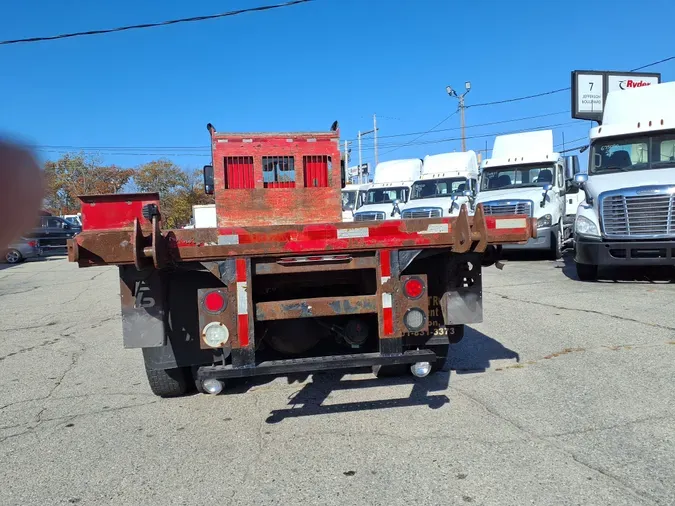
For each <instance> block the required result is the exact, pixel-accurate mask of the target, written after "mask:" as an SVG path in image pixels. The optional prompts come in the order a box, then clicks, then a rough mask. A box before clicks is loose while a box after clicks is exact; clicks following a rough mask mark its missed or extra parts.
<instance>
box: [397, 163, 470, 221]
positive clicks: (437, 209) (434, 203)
mask: <svg viewBox="0 0 675 506" xmlns="http://www.w3.org/2000/svg"><path fill="white" fill-rule="evenodd" d="M477 191H478V162H477V160H476V153H475V152H474V151H464V152H459V153H441V154H438V155H427V156H425V157H424V161H423V165H422V176H421V177H420V179H418V180H417V181H415V182H414V183H413V185H412V188H411V190H410V199H409V200H408V203H407V204H406V205H405V207H404V208H402V211H401V218H403V219H408V218H439V217H445V216H457V215H458V214H459V210H460V208H461V206H462V204H464V203H468V204H469V205H468V207H469V209H471V208H472V204H473V199H474V197H475V195H476V193H477Z"/></svg>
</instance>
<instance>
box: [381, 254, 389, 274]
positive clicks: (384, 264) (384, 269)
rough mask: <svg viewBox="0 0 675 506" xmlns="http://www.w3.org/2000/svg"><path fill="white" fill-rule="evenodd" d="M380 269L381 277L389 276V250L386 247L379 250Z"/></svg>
mask: <svg viewBox="0 0 675 506" xmlns="http://www.w3.org/2000/svg"><path fill="white" fill-rule="evenodd" d="M380 271H381V272H380V275H381V276H382V277H390V276H391V251H389V250H387V249H383V250H382V251H380Z"/></svg>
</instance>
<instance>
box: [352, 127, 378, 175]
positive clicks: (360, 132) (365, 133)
mask: <svg viewBox="0 0 675 506" xmlns="http://www.w3.org/2000/svg"><path fill="white" fill-rule="evenodd" d="M373 121H375V116H374V115H373ZM372 133H375V165H377V123H376V124H375V129H374V130H368V131H367V132H362V131H361V130H359V133H358V135H357V137H358V139H359V184H361V183H362V182H363V181H362V175H363V174H361V164H362V163H363V162H362V158H361V137H363V136H364V135H367V134H372ZM367 182H368V178H366V183H367Z"/></svg>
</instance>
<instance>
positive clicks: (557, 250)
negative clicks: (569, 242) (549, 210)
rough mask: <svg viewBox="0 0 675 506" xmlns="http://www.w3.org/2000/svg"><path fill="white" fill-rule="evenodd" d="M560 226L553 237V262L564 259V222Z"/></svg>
mask: <svg viewBox="0 0 675 506" xmlns="http://www.w3.org/2000/svg"><path fill="white" fill-rule="evenodd" d="M558 225H559V226H558V231H557V232H554V233H553V237H551V257H552V258H553V260H560V259H561V258H562V245H563V233H562V221H561V222H560V223H559V224H558Z"/></svg>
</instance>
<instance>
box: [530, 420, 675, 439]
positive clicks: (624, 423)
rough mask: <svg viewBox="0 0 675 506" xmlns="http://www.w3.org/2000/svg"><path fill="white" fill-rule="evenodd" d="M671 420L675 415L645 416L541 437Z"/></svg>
mask: <svg viewBox="0 0 675 506" xmlns="http://www.w3.org/2000/svg"><path fill="white" fill-rule="evenodd" d="M671 418H675V414H667V415H654V416H647V417H645V418H639V419H637V420H629V421H626V422H621V423H617V424H614V425H608V426H605V427H589V428H587V429H577V430H570V431H567V432H559V433H557V434H551V435H548V436H543V437H546V438H558V437H564V436H577V435H580V434H589V433H591V432H602V431H606V430H613V429H620V428H623V427H630V426H632V425H640V424H641V423H648V422H659V421H662V420H669V419H671Z"/></svg>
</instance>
